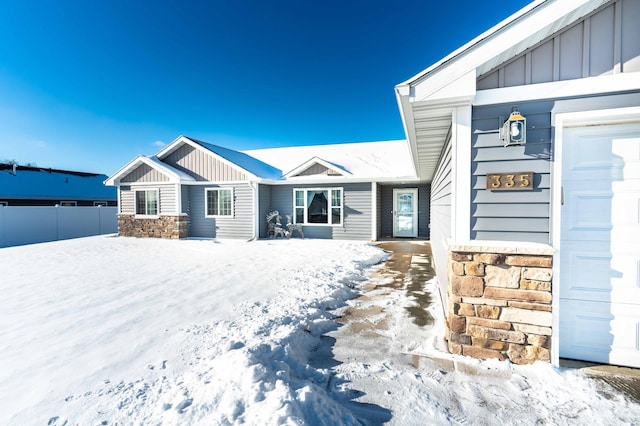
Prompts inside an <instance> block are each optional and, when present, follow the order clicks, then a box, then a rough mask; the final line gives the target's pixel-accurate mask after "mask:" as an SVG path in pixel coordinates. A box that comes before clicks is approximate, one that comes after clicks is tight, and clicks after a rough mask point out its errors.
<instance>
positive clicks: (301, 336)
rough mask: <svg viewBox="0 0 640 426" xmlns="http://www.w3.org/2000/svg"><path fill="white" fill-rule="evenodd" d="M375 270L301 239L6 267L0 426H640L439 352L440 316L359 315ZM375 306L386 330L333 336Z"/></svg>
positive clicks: (435, 309)
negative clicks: (347, 316)
mask: <svg viewBox="0 0 640 426" xmlns="http://www.w3.org/2000/svg"><path fill="white" fill-rule="evenodd" d="M385 256H386V254H385V253H384V252H383V251H381V250H380V249H378V248H376V247H375V246H373V245H371V244H367V243H361V242H338V241H329V240H308V239H307V240H298V239H291V240H267V241H254V242H248V243H247V242H235V241H218V242H214V241H211V240H178V241H169V240H157V239H134V238H120V237H113V236H97V237H88V238H81V239H75V240H66V241H59V242H53V243H44V244H35V245H30V246H21V247H10V248H4V249H0V267H1V268H2V279H1V281H0V294H2V297H1V298H0V342H2V344H1V345H0V365H1V368H0V424H50V425H63V424H171V425H173V424H207V425H210V424H241V423H244V424H290V425H302V424H312V425H315V424H326V425H329V424H331V425H333V424H380V423H384V422H388V423H389V424H397V425H411V424H416V425H417V424H465V423H483V424H503V423H518V424H538V423H540V424H587V423H588V424H620V423H627V424H639V421H638V419H640V405H638V404H636V403H633V402H632V401H630V400H629V399H627V398H626V397H625V396H623V395H621V394H619V393H617V392H616V391H614V390H613V389H611V388H604V387H603V386H604V385H602V384H601V383H599V382H596V381H594V380H592V379H589V378H587V377H586V376H584V374H583V373H581V372H580V371H579V370H562V369H555V368H553V367H552V366H550V365H548V364H544V363H537V364H534V365H531V366H516V365H512V364H509V363H507V362H502V363H501V362H497V361H478V360H473V359H470V358H466V357H461V356H453V355H449V354H447V353H445V352H443V351H441V350H440V349H439V348H440V347H442V342H441V338H440V337H439V336H440V335H441V334H442V318H441V316H442V315H441V314H439V312H441V310H442V307H441V306H439V305H438V304H437V302H436V303H435V304H434V305H433V306H432V307H431V308H430V310H431V311H432V314H433V316H434V317H436V324H435V325H434V326H433V327H431V328H424V327H419V326H417V325H415V324H414V323H413V322H412V320H411V318H410V317H409V316H408V315H407V314H406V308H407V307H409V306H411V305H412V303H414V302H413V301H412V298H411V296H410V295H408V294H407V293H406V292H405V291H401V290H390V289H389V288H388V287H385V286H384V285H381V286H379V287H376V289H375V290H372V291H369V292H367V293H366V295H365V297H360V298H356V297H357V296H358V295H360V294H362V293H363V289H362V287H363V286H364V285H365V284H367V285H369V284H370V283H372V282H374V283H376V280H377V281H378V282H377V284H384V278H383V277H380V276H373V275H371V272H372V271H373V270H376V269H379V268H380V267H381V266H380V262H381V261H382V260H383V259H384V258H385ZM424 291H428V292H434V291H435V283H434V282H429V283H427V284H426V285H425V289H424ZM434 300H437V298H434ZM368 306H377V307H379V308H380V307H381V309H378V310H374V312H377V313H374V314H373V315H372V316H371V318H367V319H366V321H369V322H370V323H376V322H377V321H379V320H382V319H384V321H385V323H386V324H388V327H386V328H384V329H376V330H375V332H372V333H371V334H370V335H366V334H362V333H358V332H356V331H355V330H354V329H353V327H351V326H349V325H348V324H345V325H340V324H339V323H338V322H336V321H335V318H336V316H337V315H340V314H342V313H344V311H345V310H346V309H347V308H354V307H364V308H366V307H368ZM382 317H384V318H382ZM423 355H428V356H423Z"/></svg>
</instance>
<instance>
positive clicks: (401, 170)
mask: <svg viewBox="0 0 640 426" xmlns="http://www.w3.org/2000/svg"><path fill="white" fill-rule="evenodd" d="M244 153H245V154H248V155H250V156H252V157H255V158H257V159H259V160H261V161H263V162H265V163H268V164H271V165H273V166H274V167H276V168H278V169H280V170H289V171H290V172H288V173H287V175H286V176H287V180H288V181H301V180H305V179H306V180H310V179H313V180H318V179H336V176H319V175H315V176H295V173H293V172H295V171H301V170H302V169H304V168H305V166H307V167H308V166H310V165H311V164H310V163H311V162H313V161H315V162H318V163H319V164H322V163H324V164H329V165H331V166H332V168H333V169H334V170H336V171H338V172H341V174H342V176H338V178H340V177H342V178H345V177H348V178H349V179H369V180H372V181H375V180H392V179H403V178H404V179H415V178H416V176H415V173H414V167H413V163H412V161H411V155H410V153H409V148H408V145H407V142H406V141H405V140H395V141H382V142H357V143H345V144H330V145H306V146H295V147H286V148H267V149H257V150H247V151H244ZM310 159H311V160H310Z"/></svg>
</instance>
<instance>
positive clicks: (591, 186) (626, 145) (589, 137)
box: [559, 123, 640, 367]
mask: <svg viewBox="0 0 640 426" xmlns="http://www.w3.org/2000/svg"><path fill="white" fill-rule="evenodd" d="M562 143H563V152H562V191H563V192H562V198H563V205H562V208H561V237H560V238H561V242H560V244H561V245H560V286H561V288H560V335H559V338H560V356H561V357H563V358H574V359H582V360H588V361H595V362H603V363H608V364H617V365H626V366H633V367H640V123H631V124H616V125H602V126H589V127H576V128H566V129H564V136H563V142H562Z"/></svg>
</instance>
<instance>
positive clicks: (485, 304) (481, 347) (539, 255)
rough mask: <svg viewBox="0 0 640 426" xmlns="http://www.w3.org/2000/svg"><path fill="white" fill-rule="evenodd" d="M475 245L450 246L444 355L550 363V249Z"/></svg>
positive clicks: (503, 244)
mask: <svg viewBox="0 0 640 426" xmlns="http://www.w3.org/2000/svg"><path fill="white" fill-rule="evenodd" d="M474 243H475V245H470V244H467V245H460V244H458V245H451V246H450V247H449V271H448V277H449V289H448V299H449V303H448V304H449V306H448V314H447V340H448V346H449V351H450V352H451V353H455V354H461V355H468V356H471V357H474V358H481V359H487V358H498V359H500V360H505V359H509V360H511V362H513V363H515V364H529V363H532V362H534V361H538V360H542V361H550V360H551V356H550V350H551V325H552V313H551V301H552V295H551V288H552V278H553V273H552V262H553V256H552V255H553V249H552V248H551V247H549V246H546V245H532V244H528V245H527V244H525V247H524V249H523V247H518V246H517V243H511V245H509V244H505V243H498V244H496V245H493V246H490V245H487V244H484V245H482V246H481V245H479V244H478V243H479V242H474ZM516 247H517V248H516ZM527 247H529V248H530V250H527V249H526V248H527Z"/></svg>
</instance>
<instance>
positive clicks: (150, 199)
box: [145, 191, 158, 215]
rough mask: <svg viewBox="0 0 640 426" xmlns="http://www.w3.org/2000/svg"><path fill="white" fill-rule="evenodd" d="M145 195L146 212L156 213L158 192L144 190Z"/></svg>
mask: <svg viewBox="0 0 640 426" xmlns="http://www.w3.org/2000/svg"><path fill="white" fill-rule="evenodd" d="M145 195H146V197H147V214H148V215H157V214H158V192H157V191H145Z"/></svg>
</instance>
